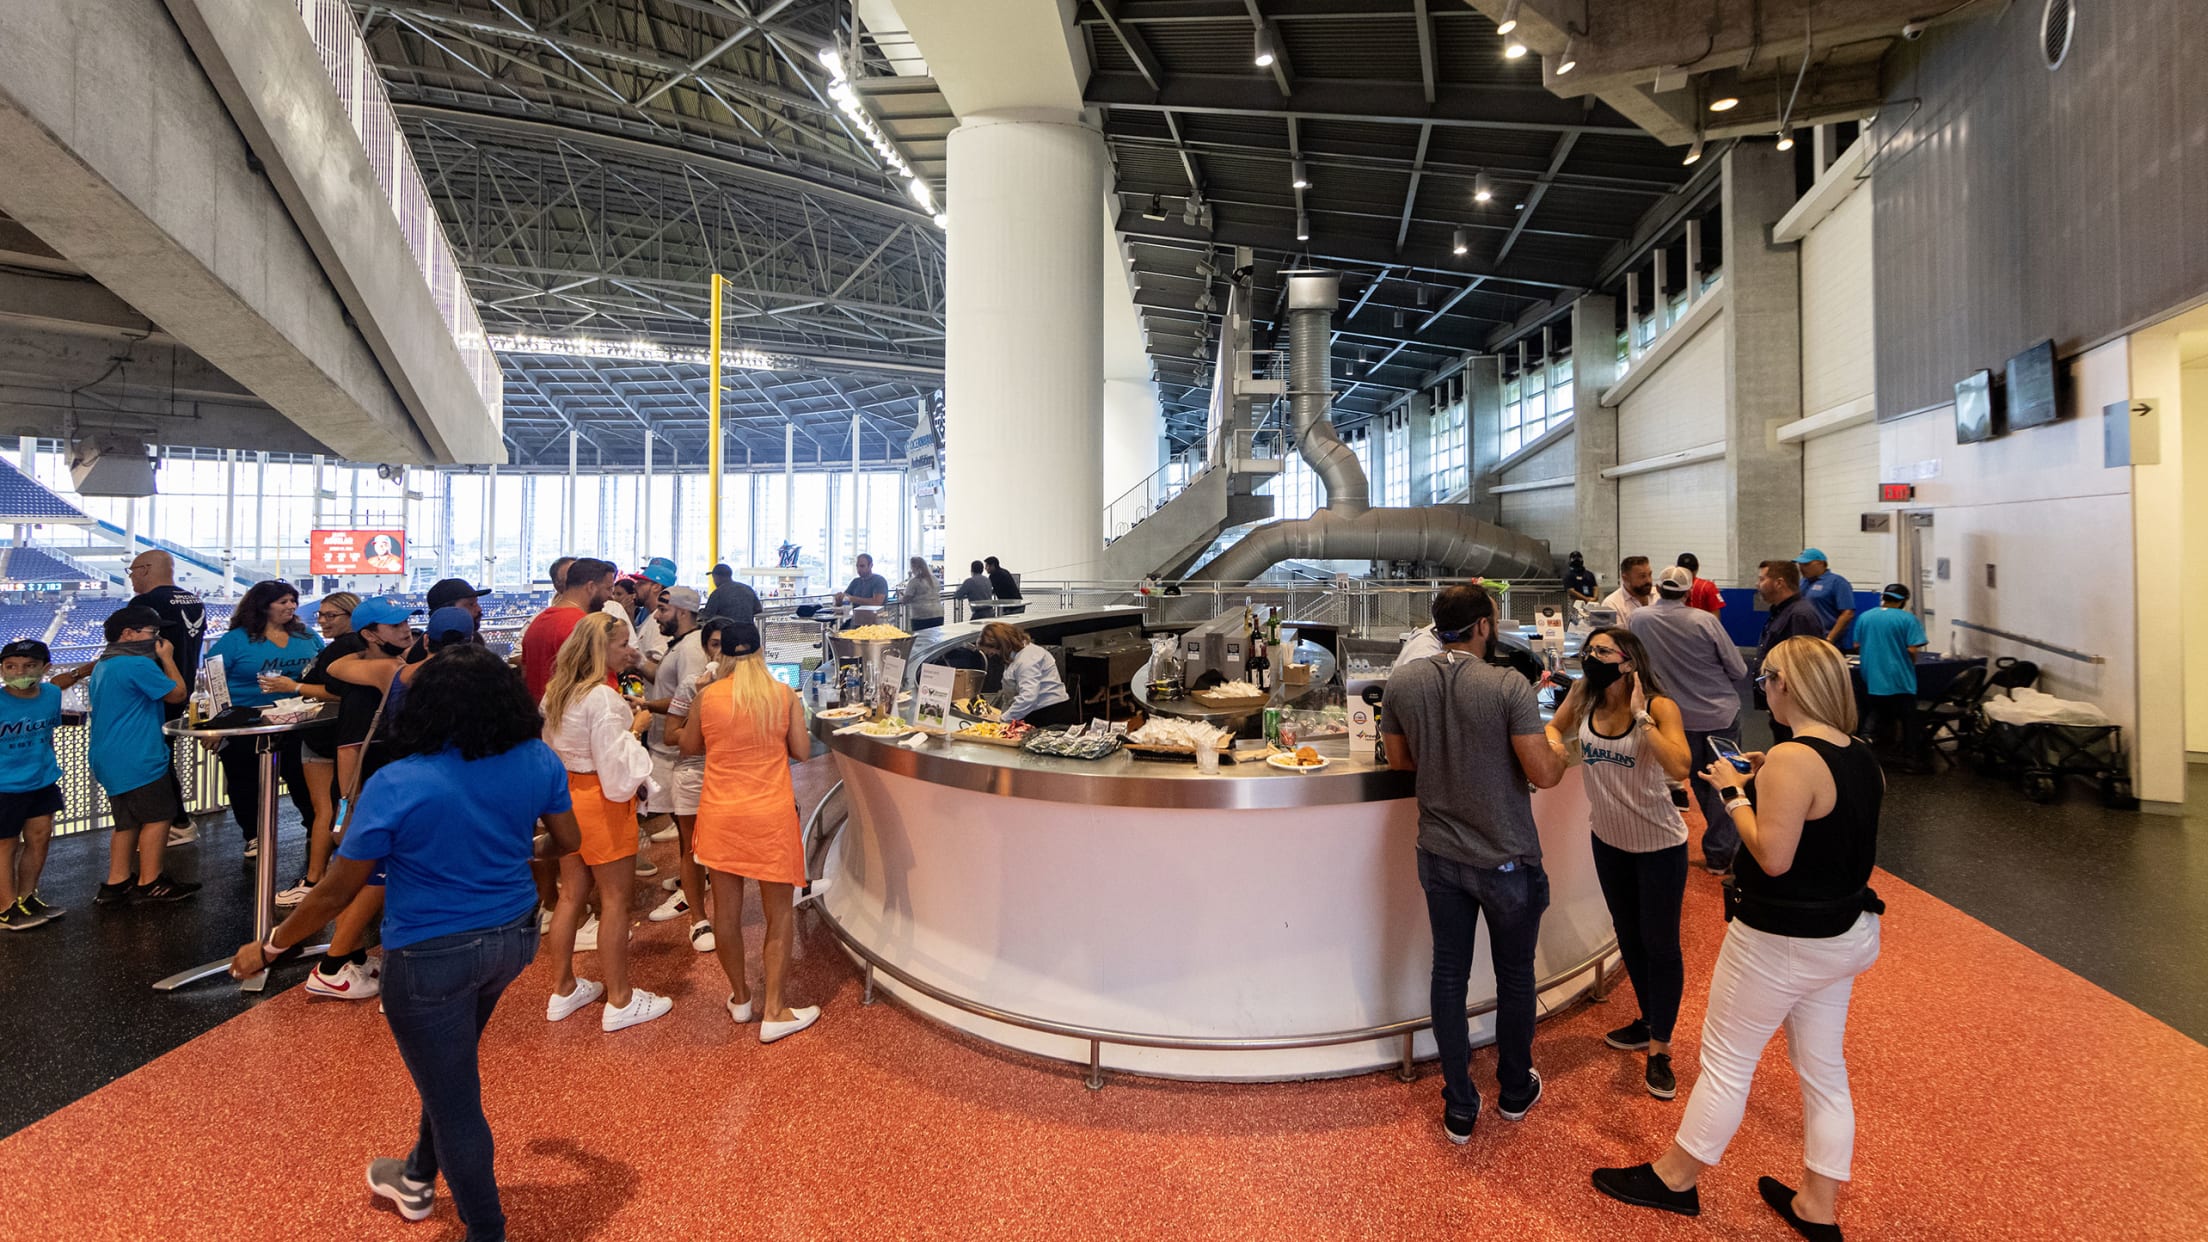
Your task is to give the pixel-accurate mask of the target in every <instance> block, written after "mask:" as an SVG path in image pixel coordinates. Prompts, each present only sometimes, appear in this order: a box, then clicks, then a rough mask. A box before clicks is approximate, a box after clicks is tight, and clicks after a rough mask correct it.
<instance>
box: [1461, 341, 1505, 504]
mask: <svg viewBox="0 0 2208 1242" xmlns="http://www.w3.org/2000/svg"><path fill="white" fill-rule="evenodd" d="M1464 393H1465V411H1464V434H1465V442H1464V451H1465V464H1466V466H1467V468H1468V470H1467V474H1466V477H1467V478H1469V479H1470V480H1471V482H1472V512H1473V513H1474V514H1475V515H1477V516H1478V517H1480V518H1482V519H1484V520H1486V521H1490V522H1500V521H1502V516H1503V500H1502V497H1500V496H1497V495H1496V494H1495V493H1494V492H1493V491H1490V490H1489V489H1490V488H1492V487H1494V486H1495V481H1496V480H1495V464H1496V463H1497V462H1499V461H1501V460H1502V459H1503V360H1502V358H1500V357H1499V356H1497V355H1495V354H1484V355H1481V356H1478V357H1474V358H1469V359H1467V360H1466V361H1465V364H1464Z"/></svg>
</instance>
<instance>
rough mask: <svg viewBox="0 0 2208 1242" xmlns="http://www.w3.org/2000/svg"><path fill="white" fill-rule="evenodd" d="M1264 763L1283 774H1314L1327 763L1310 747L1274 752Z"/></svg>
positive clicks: (1266, 757)
mask: <svg viewBox="0 0 2208 1242" xmlns="http://www.w3.org/2000/svg"><path fill="white" fill-rule="evenodd" d="M1265 762H1266V763H1267V764H1269V765H1271V766H1273V767H1276V768H1279V769H1280V770H1281V771H1283V772H1316V771H1319V770H1320V769H1321V768H1324V767H1325V766H1326V765H1327V762H1328V761H1327V760H1325V759H1323V758H1321V757H1320V755H1319V752H1317V751H1315V750H1313V749H1311V748H1310V747H1308V746H1298V747H1297V748H1295V749H1294V750H1276V751H1274V752H1273V753H1272V754H1269V755H1267V756H1265Z"/></svg>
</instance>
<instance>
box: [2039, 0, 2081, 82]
mask: <svg viewBox="0 0 2208 1242" xmlns="http://www.w3.org/2000/svg"><path fill="white" fill-rule="evenodd" d="M2077 31H2078V6H2077V0H2047V9H2046V11H2045V12H2043V13H2042V14H2040V18H2039V53H2040V55H2041V56H2042V57H2044V58H2045V59H2046V61H2047V67H2048V68H2049V69H2060V68H2062V62H2063V61H2065V60H2068V59H2069V58H2070V43H2071V40H2072V38H2074V37H2075V36H2076V34H2077Z"/></svg>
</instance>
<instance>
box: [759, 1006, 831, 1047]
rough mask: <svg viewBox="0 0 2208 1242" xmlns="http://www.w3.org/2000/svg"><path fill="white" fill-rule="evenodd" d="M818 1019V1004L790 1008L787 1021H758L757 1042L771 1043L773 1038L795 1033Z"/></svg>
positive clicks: (776, 1038)
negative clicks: (801, 1007)
mask: <svg viewBox="0 0 2208 1242" xmlns="http://www.w3.org/2000/svg"><path fill="white" fill-rule="evenodd" d="M818 1021H820V1006H818V1005H807V1006H805V1007H804V1008H803V1009H792V1010H790V1020H789V1021H787V1022H762V1023H760V1024H759V1042H760V1043H762V1044H771V1043H773V1042H774V1041H775V1040H778V1039H784V1038H787V1037H789V1036H791V1035H795V1034H797V1033H798V1032H799V1031H802V1030H804V1029H805V1028H806V1027H808V1026H811V1025H812V1024H813V1023H815V1022H818Z"/></svg>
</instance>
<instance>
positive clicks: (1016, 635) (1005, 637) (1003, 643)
mask: <svg viewBox="0 0 2208 1242" xmlns="http://www.w3.org/2000/svg"><path fill="white" fill-rule="evenodd" d="M1033 641H1035V640H1034V639H1032V638H1029V637H1028V636H1027V631H1026V630H1023V629H1021V628H1020V627H1019V626H1016V625H1011V624H1008V623H1006V622H1003V621H991V622H990V623H989V624H987V625H985V626H982V627H981V641H980V642H979V644H978V645H979V646H980V647H981V648H982V649H983V650H985V651H994V652H996V653H998V654H999V655H1002V656H1006V657H1010V656H1013V655H1016V654H1018V653H1019V651H1020V649H1021V648H1023V647H1025V646H1027V645H1028V644H1029V643H1031V642H1033Z"/></svg>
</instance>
